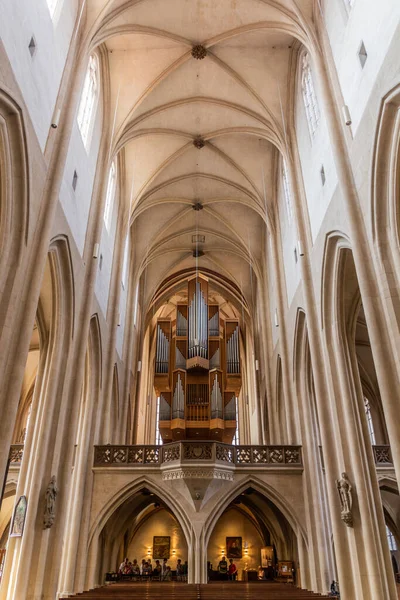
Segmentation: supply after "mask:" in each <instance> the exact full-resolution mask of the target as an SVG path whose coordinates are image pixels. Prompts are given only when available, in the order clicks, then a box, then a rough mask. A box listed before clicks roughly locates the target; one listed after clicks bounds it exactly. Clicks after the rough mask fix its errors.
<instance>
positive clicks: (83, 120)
mask: <svg viewBox="0 0 400 600" xmlns="http://www.w3.org/2000/svg"><path fill="white" fill-rule="evenodd" d="M98 72H99V63H98V60H97V57H96V56H95V55H94V54H92V56H90V58H89V64H88V68H87V71H86V77H85V83H84V85H83V90H82V96H81V103H80V105H79V110H78V117H77V120H78V126H79V130H80V132H81V136H82V140H83V143H84V144H85V147H86V148H88V146H89V140H90V133H91V131H92V125H93V120H94V115H95V112H96V111H95V108H96V105H97V97H98V93H99V81H98V79H99V73H98Z"/></svg>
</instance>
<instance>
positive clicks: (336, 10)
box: [323, 0, 400, 133]
mask: <svg viewBox="0 0 400 600" xmlns="http://www.w3.org/2000/svg"><path fill="white" fill-rule="evenodd" d="M323 14H324V19H325V26H326V28H327V32H328V36H329V41H330V44H331V48H332V53H333V58H334V61H335V65H336V69H337V73H338V77H339V82H340V86H341V89H342V93H343V97H344V102H345V104H347V105H348V107H349V109H350V114H351V118H352V131H353V133H355V132H356V131H357V128H358V126H359V124H360V120H361V117H362V116H363V114H364V111H365V108H366V106H367V102H368V98H369V97H370V95H371V92H372V89H373V86H374V83H375V81H376V78H377V75H378V72H379V70H380V68H381V66H382V63H383V60H384V58H385V55H386V53H387V50H388V48H389V45H390V42H391V40H392V39H393V35H394V33H395V30H396V27H397V25H398V24H399V22H400V2H393V0H379V2H378V1H377V0H355V2H354V6H353V7H352V8H351V9H350V10H348V9H347V5H346V4H345V0H336V1H335V2H332V1H331V0H324V2H323ZM361 41H363V42H364V44H365V48H366V51H367V54H368V58H367V62H366V63H365V66H364V68H361V65H360V61H359V59H358V50H359V47H360V44H361Z"/></svg>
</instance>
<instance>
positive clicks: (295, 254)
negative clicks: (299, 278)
mask: <svg viewBox="0 0 400 600" xmlns="http://www.w3.org/2000/svg"><path fill="white" fill-rule="evenodd" d="M297 260H298V257H297V248H296V247H295V248H294V262H295V263H297Z"/></svg>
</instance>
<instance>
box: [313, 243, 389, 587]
mask: <svg viewBox="0 0 400 600" xmlns="http://www.w3.org/2000/svg"><path fill="white" fill-rule="evenodd" d="M322 274H323V275H322V279H321V286H322V288H321V294H322V302H321V306H322V308H321V309H322V314H321V319H322V324H323V329H324V337H325V347H326V357H327V372H328V373H329V379H330V393H331V394H332V396H331V406H332V412H331V415H332V421H333V422H334V423H335V424H336V433H335V435H336V436H337V438H338V446H340V454H339V456H338V460H339V465H340V463H341V465H342V466H341V467H340V468H341V469H343V470H344V471H346V472H347V473H348V474H349V477H350V478H353V482H354V485H355V486H356V487H357V494H358V496H357V501H358V507H357V513H356V520H355V534H356V540H357V538H358V537H359V539H360V543H361V540H363V542H362V543H363V546H361V545H360V543H357V545H356V547H357V551H356V554H355V556H354V558H355V560H356V561H358V562H359V563H360V564H362V563H363V562H364V561H365V554H364V553H366V556H368V554H369V553H370V552H371V551H372V548H374V552H375V556H376V562H375V563H374V565H373V568H372V570H371V572H370V573H368V579H367V580H366V581H365V583H364V585H365V586H366V589H367V586H368V588H369V589H371V590H374V587H375V591H374V592H373V593H375V594H378V593H379V594H382V593H383V592H382V590H384V589H389V588H390V587H391V586H392V585H393V575H392V570H391V565H390V561H389V555H388V548H387V542H386V536H385V530H384V527H383V525H384V517H383V510H382V503H381V498H380V494H379V488H378V485H377V479H376V469H375V463H374V458H373V453H372V446H371V441H370V437H369V431H368V425H367V419H366V415H365V406H364V396H363V390H362V385H361V379H360V374H359V368H358V358H357V352H356V344H355V328H356V322H357V315H358V313H359V310H360V305H361V302H362V297H361V291H360V286H359V282H358V273H357V270H356V266H355V262H354V258H353V253H352V247H351V243H350V242H349V240H348V239H347V238H346V236H344V235H343V234H342V233H341V232H339V231H333V232H330V233H328V234H327V236H326V240H325V249H324V257H323V269H322ZM372 350H373V347H372ZM366 515H368V517H367V516H366ZM357 521H358V523H357ZM378 590H380V591H379V592H378ZM385 593H386V592H385Z"/></svg>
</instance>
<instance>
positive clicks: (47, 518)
mask: <svg viewBox="0 0 400 600" xmlns="http://www.w3.org/2000/svg"><path fill="white" fill-rule="evenodd" d="M57 494H58V488H57V485H56V477H55V475H53V477H52V478H51V479H50V483H49V485H48V486H47V489H46V504H45V508H44V516H43V529H49V528H50V527H52V525H53V523H54V519H55V516H56V515H55V505H56V496H57Z"/></svg>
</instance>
